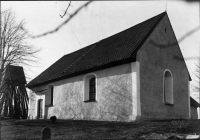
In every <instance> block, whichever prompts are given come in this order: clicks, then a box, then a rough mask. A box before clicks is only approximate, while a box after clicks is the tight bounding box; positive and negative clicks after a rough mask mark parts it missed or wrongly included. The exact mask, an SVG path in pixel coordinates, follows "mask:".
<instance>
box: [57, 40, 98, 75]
mask: <svg viewBox="0 0 200 140" xmlns="http://www.w3.org/2000/svg"><path fill="white" fill-rule="evenodd" d="M97 43H98V42H97ZM97 43H95V44H94V46H93V47H91V48H90V49H89V50H88V51H87V52H86V53H84V54H83V55H82V56H81V57H79V58H78V59H77V60H76V61H74V62H73V63H72V64H71V65H69V66H68V67H67V68H66V69H64V70H63V71H62V72H61V73H62V74H63V73H65V72H67V70H69V69H70V68H71V67H73V66H74V65H75V64H76V63H77V62H79V61H80V60H81V59H82V58H83V57H84V56H86V55H87V54H88V53H89V52H90V51H91V50H92V49H94V47H95V46H97V45H96V44H97Z"/></svg>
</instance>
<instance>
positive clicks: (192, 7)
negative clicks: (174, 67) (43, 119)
mask: <svg viewBox="0 0 200 140" xmlns="http://www.w3.org/2000/svg"><path fill="white" fill-rule="evenodd" d="M84 3H86V2H85V1H72V3H71V5H72V6H70V7H69V9H68V13H67V15H66V16H65V17H64V18H61V17H60V16H59V15H62V14H63V13H64V11H65V9H66V8H67V6H68V4H69V2H68V1H58V2H56V1H20V2H16V1H2V2H1V8H2V10H4V9H9V8H11V9H12V10H13V11H14V12H15V14H16V17H17V20H18V21H20V20H23V19H24V20H25V21H26V26H25V27H26V28H27V29H28V30H29V31H30V33H31V34H32V35H38V34H41V33H44V32H46V31H50V30H52V29H54V28H55V27H57V26H58V25H59V24H61V23H62V22H63V21H64V20H66V19H67V18H68V17H69V14H72V13H73V12H74V11H75V10H76V9H77V8H79V7H80V6H81V5H83V4H84ZM166 7H167V8H166ZM166 9H167V13H168V16H169V19H170V22H171V24H172V27H173V29H174V32H175V35H176V37H177V39H178V40H179V39H180V38H181V37H183V36H184V35H185V34H187V33H188V32H190V31H191V30H193V29H195V28H196V27H198V26H199V21H200V20H199V3H198V2H191V3H188V2H183V1H125V2H124V1H123V2H122V1H95V2H92V3H91V4H90V5H89V6H88V7H87V8H84V9H83V10H82V11H81V12H80V13H78V14H77V15H76V17H74V18H73V19H72V20H71V21H70V22H69V23H68V24H66V25H65V26H64V27H63V28H61V29H60V30H59V31H58V32H56V33H54V34H51V35H47V36H44V37H40V38H36V39H30V40H29V41H30V44H32V45H34V46H35V47H37V48H41V49H42V50H41V51H40V52H39V53H38V57H39V63H38V64H37V66H35V67H31V68H29V69H27V68H26V74H27V75H28V77H30V79H33V78H35V77H36V76H37V75H38V74H40V73H41V72H42V71H44V70H45V69H46V68H48V67H49V66H50V65H52V64H53V63H54V62H55V61H57V60H58V59H59V58H61V57H62V56H63V55H65V54H68V53H71V52H73V51H76V50H78V49H80V48H83V47H86V46H87V45H90V44H92V43H95V42H97V41H99V40H101V39H103V38H106V37H108V36H111V35H113V34H115V33H118V32H120V31H122V30H125V29H127V28H129V27H132V26H134V25H136V24H138V23H140V22H142V21H144V20H147V19H149V18H151V17H153V16H156V15H158V14H160V13H162V12H164V11H165V10H166ZM199 38H200V30H197V31H195V32H194V33H193V34H191V35H189V36H188V37H187V38H186V39H184V40H183V41H181V42H179V45H180V48H181V51H182V53H183V56H184V58H185V60H186V64H187V66H188V69H189V71H190V75H191V77H192V78H193V71H194V68H195V65H194V63H195V62H196V60H197V59H195V58H196V57H198V56H199V46H200V42H199V40H198V39H199Z"/></svg>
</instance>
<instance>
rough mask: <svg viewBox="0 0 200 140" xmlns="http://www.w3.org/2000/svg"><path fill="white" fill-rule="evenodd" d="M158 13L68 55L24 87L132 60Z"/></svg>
mask: <svg viewBox="0 0 200 140" xmlns="http://www.w3.org/2000/svg"><path fill="white" fill-rule="evenodd" d="M165 15H166V12H164V13H161V14H159V15H157V16H155V17H153V18H150V19H148V20H146V21H144V22H142V23H139V24H137V25H135V26H133V27H131V28H129V29H126V30H124V31H122V32H119V33H117V34H115V35H113V36H110V37H108V38H105V39H103V40H101V41H99V42H96V43H94V44H92V45H89V46H87V47H85V48H82V49H80V50H78V51H75V52H73V53H70V54H67V55H65V56H63V57H62V58H61V59H59V60H58V61H57V62H55V63H54V64H53V65H51V66H50V67H49V68H47V69H46V70H45V71H44V72H42V73H41V74H40V75H39V76H37V77H36V78H35V79H33V80H32V81H31V82H30V83H29V84H28V85H27V87H29V88H32V87H35V86H38V85H42V84H47V83H49V82H53V81H55V80H61V79H64V78H68V77H72V76H75V75H79V74H83V73H86V72H91V71H95V70H100V69H104V68H108V67H111V66H116V65H119V64H123V63H127V62H131V61H134V60H135V54H136V51H137V50H138V48H139V47H140V46H141V45H142V44H143V43H144V41H145V40H146V39H147V38H148V36H149V35H150V34H151V32H152V31H153V30H154V28H155V27H156V26H157V24H158V23H159V22H160V20H161V19H162V18H163V17H164V16H165Z"/></svg>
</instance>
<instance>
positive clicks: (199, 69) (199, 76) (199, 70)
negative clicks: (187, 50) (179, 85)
mask: <svg viewBox="0 0 200 140" xmlns="http://www.w3.org/2000/svg"><path fill="white" fill-rule="evenodd" d="M194 76H195V78H194V79H193V80H194V82H193V84H192V90H193V91H194V92H199V91H200V86H199V85H200V81H199V80H200V58H198V61H197V63H196V69H195V72H194Z"/></svg>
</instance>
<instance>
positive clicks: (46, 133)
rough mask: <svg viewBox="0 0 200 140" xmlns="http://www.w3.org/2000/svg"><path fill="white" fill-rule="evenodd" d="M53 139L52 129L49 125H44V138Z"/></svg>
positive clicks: (45, 139)
mask: <svg viewBox="0 0 200 140" xmlns="http://www.w3.org/2000/svg"><path fill="white" fill-rule="evenodd" d="M50 139H51V129H50V128H49V127H44V128H43V129H42V140H50Z"/></svg>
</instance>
